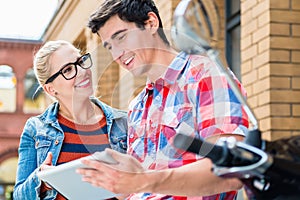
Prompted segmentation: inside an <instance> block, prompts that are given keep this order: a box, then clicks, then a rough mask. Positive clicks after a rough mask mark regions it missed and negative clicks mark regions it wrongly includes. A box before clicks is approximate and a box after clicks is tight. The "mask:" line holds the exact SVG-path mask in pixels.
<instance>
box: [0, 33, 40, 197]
mask: <svg viewBox="0 0 300 200" xmlns="http://www.w3.org/2000/svg"><path fill="white" fill-rule="evenodd" d="M39 45H40V42H39V41H20V40H7V39H6V40H4V39H3V40H0V199H3V198H2V197H4V195H5V193H7V191H9V190H11V186H10V185H12V184H13V183H14V179H15V169H16V162H17V158H18V157H17V156H18V155H17V153H18V145H19V139H20V134H21V132H22V129H23V126H24V124H25V121H26V120H27V118H28V117H30V116H31V115H33V114H36V113H37V112H39V108H38V107H40V108H41V109H42V108H43V105H41V104H38V102H39V101H38V98H36V97H35V98H30V96H29V95H30V92H29V90H30V89H33V88H34V87H35V85H34V84H33V83H34V81H32V80H34V79H33V74H32V70H31V69H32V61H33V53H34V51H35V50H36V49H37V48H38V47H39ZM35 107H36V108H35Z"/></svg>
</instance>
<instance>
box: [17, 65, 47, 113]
mask: <svg viewBox="0 0 300 200" xmlns="http://www.w3.org/2000/svg"><path fill="white" fill-rule="evenodd" d="M24 90H25V91H24V94H25V97H24V106H23V112H24V113H40V112H42V111H43V110H44V109H45V107H46V105H45V95H44V93H43V89H42V88H40V87H39V82H38V80H37V79H36V77H35V75H34V71H33V69H32V68H31V69H29V70H28V71H27V73H26V76H25V79H24Z"/></svg>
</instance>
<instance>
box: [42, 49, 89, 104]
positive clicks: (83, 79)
mask: <svg viewBox="0 0 300 200" xmlns="http://www.w3.org/2000/svg"><path fill="white" fill-rule="evenodd" d="M80 57H81V55H80V53H79V51H78V49H76V48H75V47H73V46H71V45H64V46H62V47H60V48H59V49H58V50H57V51H55V52H54V53H53V54H52V56H51V58H50V66H51V68H52V69H51V75H53V74H55V73H56V72H58V71H59V70H61V69H62V67H63V66H65V65H66V64H67V63H74V62H76V61H77V60H78V58H80ZM76 68H77V75H76V76H75V77H74V78H72V79H70V80H66V79H65V78H64V77H63V76H62V75H61V74H60V75H59V76H57V77H56V78H55V79H54V80H53V81H52V82H51V83H48V84H51V86H52V89H53V90H55V97H56V98H57V99H58V100H63V101H68V100H70V99H75V100H77V99H78V98H83V99H85V98H89V96H91V95H92V94H93V86H92V73H91V69H83V68H82V67H80V66H78V65H76Z"/></svg>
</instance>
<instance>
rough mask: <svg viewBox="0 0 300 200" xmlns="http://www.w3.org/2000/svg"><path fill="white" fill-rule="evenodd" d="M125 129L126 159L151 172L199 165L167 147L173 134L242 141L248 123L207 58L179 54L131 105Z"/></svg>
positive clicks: (139, 196)
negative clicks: (225, 135) (237, 137)
mask: <svg viewBox="0 0 300 200" xmlns="http://www.w3.org/2000/svg"><path fill="white" fill-rule="evenodd" d="M235 80H236V81H237V79H236V78H235ZM237 83H238V84H239V87H240V88H241V90H242V92H243V93H244V94H245V91H244V89H242V87H241V85H240V83H239V82H238V81H237ZM128 123H129V129H128V136H129V148H128V153H129V154H131V155H133V156H134V157H136V158H137V159H138V160H139V161H140V162H141V163H142V164H143V166H144V167H145V168H147V169H153V170H154V169H155V170H157V169H166V168H173V167H179V166H182V165H185V164H188V163H191V162H195V161H197V160H199V159H201V157H200V156H197V155H196V154H192V153H187V152H182V151H180V150H178V149H176V148H175V147H173V145H172V140H173V138H174V136H175V134H176V133H185V134H188V135H192V136H194V137H203V138H206V137H209V136H213V135H220V134H222V133H233V134H238V135H244V133H245V132H246V131H247V127H248V118H247V115H246V113H245V112H244V110H243V108H242V105H241V104H240V103H239V101H238V99H237V98H236V97H235V95H234V94H233V91H232V90H231V88H230V87H229V85H228V82H227V80H226V77H225V76H224V74H222V73H221V72H220V71H219V69H218V68H217V67H216V66H215V64H214V63H213V62H212V61H211V60H210V59H208V58H207V57H204V56H199V55H188V54H185V53H183V52H182V53H180V54H179V55H178V56H177V57H176V58H175V59H174V60H173V62H172V63H171V65H170V66H169V67H168V69H167V71H166V72H165V74H164V75H163V76H162V77H161V78H160V79H158V80H157V81H156V82H155V83H148V84H147V86H146V87H145V89H144V90H143V91H142V92H141V93H140V94H139V95H138V96H137V97H136V98H135V99H134V100H133V101H132V102H131V104H130V106H129V118H128ZM234 195H235V192H231V193H223V194H218V195H214V196H211V197H198V198H197V197H196V198H195V197H194V198H187V197H172V196H165V195H159V194H146V193H144V194H133V195H131V197H129V199H152V200H153V199H176V200H179V199H180V200H184V199H233V198H234Z"/></svg>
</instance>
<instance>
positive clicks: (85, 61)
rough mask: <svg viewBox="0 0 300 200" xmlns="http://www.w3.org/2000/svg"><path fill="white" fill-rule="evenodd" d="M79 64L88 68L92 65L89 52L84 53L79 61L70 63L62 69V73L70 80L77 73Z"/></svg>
mask: <svg viewBox="0 0 300 200" xmlns="http://www.w3.org/2000/svg"><path fill="white" fill-rule="evenodd" d="M76 65H79V66H80V67H81V68H83V69H88V68H90V67H91V66H92V60H91V58H90V55H89V54H85V55H83V56H82V57H81V58H80V59H79V60H78V61H77V62H75V63H69V64H68V65H66V66H64V67H63V68H62V69H61V73H62V75H63V76H64V77H65V79H67V80H70V79H72V78H74V77H75V76H76V74H77V66H76Z"/></svg>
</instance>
